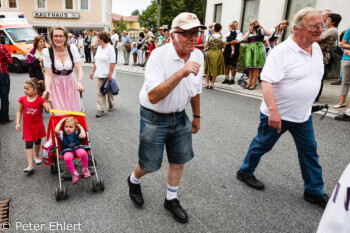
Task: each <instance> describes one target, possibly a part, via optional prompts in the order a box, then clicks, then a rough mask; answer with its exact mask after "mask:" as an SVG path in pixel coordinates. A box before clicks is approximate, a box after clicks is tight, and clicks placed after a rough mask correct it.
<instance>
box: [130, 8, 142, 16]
mask: <svg viewBox="0 0 350 233" xmlns="http://www.w3.org/2000/svg"><path fill="white" fill-rule="evenodd" d="M131 15H140V11H139V10H137V9H136V10H134V11H133V12H132V13H131Z"/></svg>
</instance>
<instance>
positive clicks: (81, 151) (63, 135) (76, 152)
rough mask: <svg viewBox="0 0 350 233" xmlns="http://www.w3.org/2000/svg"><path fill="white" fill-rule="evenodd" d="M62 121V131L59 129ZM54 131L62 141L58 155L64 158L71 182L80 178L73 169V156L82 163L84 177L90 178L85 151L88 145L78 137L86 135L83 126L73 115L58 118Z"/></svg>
mask: <svg viewBox="0 0 350 233" xmlns="http://www.w3.org/2000/svg"><path fill="white" fill-rule="evenodd" d="M63 123H64V131H61V127H62V124H63ZM55 133H56V135H57V136H59V137H60V139H61V142H62V149H63V150H62V151H61V153H60V155H61V156H62V157H63V158H64V161H65V163H66V165H67V168H68V170H69V171H70V173H71V174H72V183H73V184H74V183H76V182H77V181H78V180H80V179H81V177H80V175H79V173H78V172H77V171H76V170H75V167H74V164H73V159H74V157H75V156H77V157H79V158H80V160H81V163H82V167H83V171H82V176H83V177H84V178H90V177H91V174H90V172H89V169H88V156H87V151H89V150H90V147H88V146H86V145H82V144H81V143H80V139H84V138H85V137H86V133H85V130H84V128H83V127H82V126H81V125H80V124H79V123H78V121H77V119H76V118H75V117H67V118H63V119H61V120H60V122H59V123H58V124H57V125H56V127H55Z"/></svg>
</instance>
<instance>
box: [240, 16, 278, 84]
mask: <svg viewBox="0 0 350 233" xmlns="http://www.w3.org/2000/svg"><path fill="white" fill-rule="evenodd" d="M269 35H271V32H270V31H269V30H268V29H265V28H264V27H262V26H261V25H260V24H259V22H258V21H257V20H252V21H251V22H250V25H249V31H247V32H246V34H245V35H244V36H243V41H248V47H247V50H246V55H245V66H246V68H249V81H248V84H247V86H246V87H245V88H246V89H248V90H254V89H255V88H256V81H257V80H258V77H259V72H260V69H261V68H262V67H263V66H264V64H265V48H264V44H263V41H264V36H269Z"/></svg>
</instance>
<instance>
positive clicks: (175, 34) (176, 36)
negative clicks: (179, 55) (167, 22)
mask: <svg viewBox="0 0 350 233" xmlns="http://www.w3.org/2000/svg"><path fill="white" fill-rule="evenodd" d="M174 32H176V28H172V29H170V31H169V35H170V37H171V35H172V34H173V35H174V39H175V41H176V42H178V41H179V39H178V36H179V35H178V34H177V33H174Z"/></svg>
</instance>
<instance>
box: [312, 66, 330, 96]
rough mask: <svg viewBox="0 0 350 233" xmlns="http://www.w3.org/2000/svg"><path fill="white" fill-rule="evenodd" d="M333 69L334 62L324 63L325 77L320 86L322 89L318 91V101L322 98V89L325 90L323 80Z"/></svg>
mask: <svg viewBox="0 0 350 233" xmlns="http://www.w3.org/2000/svg"><path fill="white" fill-rule="evenodd" d="M331 69H332V64H325V65H324V73H323V77H322V81H321V87H320V91H319V92H318V95H317V97H316V101H318V100H319V99H320V96H321V94H322V90H323V80H324V79H325V78H327V75H328V74H329V72H330V71H331Z"/></svg>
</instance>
